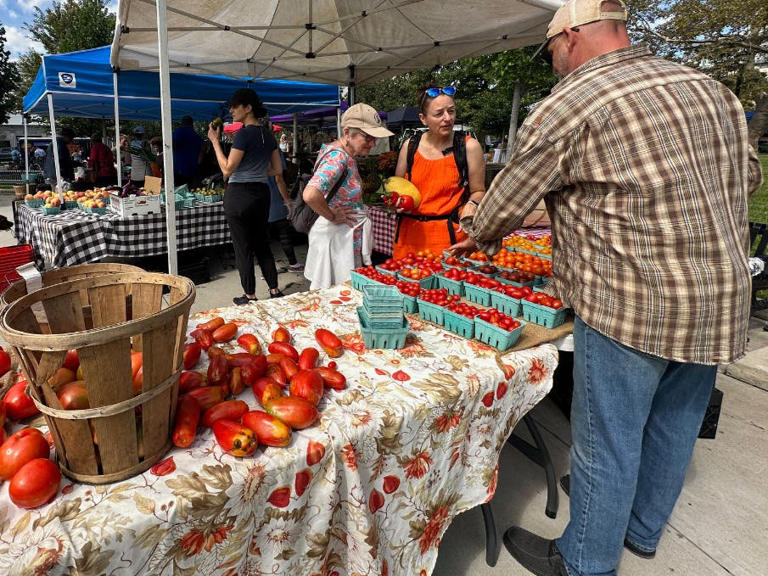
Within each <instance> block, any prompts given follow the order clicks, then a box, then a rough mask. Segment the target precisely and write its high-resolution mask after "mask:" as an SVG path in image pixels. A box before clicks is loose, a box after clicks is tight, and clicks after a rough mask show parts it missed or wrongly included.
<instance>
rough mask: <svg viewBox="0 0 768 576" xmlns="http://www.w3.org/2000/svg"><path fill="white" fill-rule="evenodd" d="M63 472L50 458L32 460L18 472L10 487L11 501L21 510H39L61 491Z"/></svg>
mask: <svg viewBox="0 0 768 576" xmlns="http://www.w3.org/2000/svg"><path fill="white" fill-rule="evenodd" d="M60 482H61V472H59V467H58V466H56V464H54V463H53V462H51V461H50V460H48V458H35V459H34V460H30V461H29V462H27V463H26V464H24V466H22V467H21V469H20V470H19V471H18V472H16V474H15V475H14V476H13V480H11V485H10V486H9V487H8V495H9V496H10V497H11V501H12V502H13V503H14V504H16V506H19V507H20V508H37V507H38V506H42V505H43V504H45V503H46V502H48V501H50V500H51V499H53V497H54V496H56V494H57V493H58V491H59V483H60Z"/></svg>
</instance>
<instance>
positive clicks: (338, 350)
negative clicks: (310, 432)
mask: <svg viewBox="0 0 768 576" xmlns="http://www.w3.org/2000/svg"><path fill="white" fill-rule="evenodd" d="M222 322H223V320H222V319H220V318H214V319H213V320H211V321H209V322H208V323H206V324H203V325H198V327H197V329H196V330H193V331H192V333H191V334H190V335H193V337H195V338H196V342H192V343H190V344H188V345H187V348H186V349H185V357H184V367H185V368H187V369H189V368H192V367H194V365H195V364H196V363H197V361H198V359H199V357H200V354H199V352H198V353H196V349H195V346H196V345H197V346H199V347H200V348H202V349H205V350H206V352H207V354H208V360H209V364H208V371H207V374H206V375H205V376H203V374H202V373H200V372H196V371H193V370H189V371H187V372H183V373H182V376H181V379H180V382H179V392H180V397H179V406H178V409H177V413H176V422H175V427H174V432H173V442H174V444H175V445H176V446H178V447H181V448H186V447H189V446H190V445H191V444H192V442H193V441H194V439H195V436H196V434H197V429H198V427H199V426H200V425H202V426H204V427H209V428H211V429H212V430H213V433H214V436H215V437H216V441H217V442H218V443H219V445H220V446H221V447H222V449H223V450H224V451H225V452H227V453H228V454H231V455H233V456H237V457H243V456H248V455H250V454H253V452H254V451H255V450H256V448H257V447H258V446H259V444H263V445H265V446H286V445H287V444H289V443H290V441H291V433H292V430H301V429H304V428H307V427H309V426H311V425H312V424H314V423H315V422H316V421H317V418H318V416H319V413H318V409H317V405H318V403H319V402H320V399H321V398H322V396H323V393H324V392H325V390H326V389H328V388H332V389H334V390H343V389H344V388H345V387H346V378H345V377H344V375H343V374H342V373H340V372H339V371H338V370H336V363H335V362H330V363H329V364H328V366H318V360H319V358H320V352H319V351H318V350H317V349H316V348H313V347H309V348H305V349H304V350H302V351H301V353H299V351H298V350H296V348H294V347H293V345H292V344H291V335H290V333H289V332H288V330H287V329H286V328H285V327H282V326H281V327H279V328H278V329H277V330H275V331H274V332H273V334H272V342H270V344H269V345H268V347H267V352H268V353H267V354H263V353H262V349H261V346H260V344H259V342H258V340H257V339H256V337H255V336H254V335H253V334H243V335H241V336H240V337H239V338H238V339H237V343H238V344H239V346H240V347H241V348H243V349H244V350H245V352H240V353H234V354H229V353H226V352H224V351H223V350H222V349H221V348H218V347H217V346H214V345H212V344H208V343H207V341H206V339H205V337H204V335H201V334H200V332H198V330H207V331H209V332H210V330H211V328H212V324H213V325H215V324H221V323H222ZM213 329H214V330H215V329H217V328H213ZM196 333H197V334H196ZM195 334H196V335H195ZM233 336H234V335H233ZM315 340H316V341H317V343H318V345H319V346H320V347H321V348H322V349H323V350H324V351H325V353H326V354H327V355H328V356H329V357H331V358H337V357H339V356H340V355H341V354H342V353H343V346H342V343H341V341H340V340H339V338H338V337H337V336H336V335H335V334H333V333H332V332H330V331H329V330H325V329H318V330H316V331H315ZM206 344H208V347H207V349H206V348H205V345H206ZM188 350H189V351H190V352H189V355H187V354H186V352H187V351H188ZM248 386H250V387H251V389H252V391H253V394H254V397H255V398H256V401H257V402H258V403H259V404H260V405H261V406H262V407H263V408H264V410H249V406H248V404H247V403H246V402H244V401H243V400H238V399H237V398H236V396H237V395H239V394H240V393H241V392H242V391H243V390H244V389H245V388H246V387H248ZM285 391H287V392H288V395H285V394H284V392H285ZM230 394H231V395H232V396H233V398H232V399H229V400H228V399H227V397H229V396H230Z"/></svg>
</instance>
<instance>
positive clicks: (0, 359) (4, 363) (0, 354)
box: [0, 347, 11, 376]
mask: <svg viewBox="0 0 768 576" xmlns="http://www.w3.org/2000/svg"><path fill="white" fill-rule="evenodd" d="M10 369H11V357H10V356H9V355H8V352H6V351H5V350H3V349H2V348H1V347H0V376H3V375H4V374H5V373H6V372H8V370H10Z"/></svg>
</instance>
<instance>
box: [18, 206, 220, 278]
mask: <svg viewBox="0 0 768 576" xmlns="http://www.w3.org/2000/svg"><path fill="white" fill-rule="evenodd" d="M16 237H17V239H18V240H19V241H20V242H24V243H29V244H32V246H33V247H34V251H35V262H36V263H37V264H38V266H42V267H44V268H45V269H51V268H61V267H63V266H72V265H74V264H85V263H87V262H95V261H97V260H101V259H102V258H106V257H110V256H111V257H123V258H126V257H133V258H135V257H143V256H156V255H158V254H164V253H166V252H167V244H168V242H167V234H166V229H165V212H164V211H163V212H162V213H161V214H147V215H145V216H131V217H130V218H120V216H118V215H117V214H116V213H115V212H112V211H109V210H108V211H107V213H106V214H104V215H103V216H100V215H97V214H88V213H87V212H83V211H82V210H64V211H62V212H61V213H59V214H56V215H53V216H45V215H44V214H43V213H42V212H41V211H40V210H39V209H38V210H33V209H31V208H29V207H27V206H19V212H18V222H17V226H16ZM229 242H231V238H230V235H229V226H227V220H226V218H225V216H224V205H223V203H221V202H216V203H213V204H197V205H195V206H193V207H191V208H184V209H182V210H177V211H176V247H177V250H178V251H183V250H191V249H193V248H201V247H203V246H217V245H220V244H227V243H229Z"/></svg>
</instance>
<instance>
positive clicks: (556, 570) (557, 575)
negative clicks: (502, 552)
mask: <svg viewBox="0 0 768 576" xmlns="http://www.w3.org/2000/svg"><path fill="white" fill-rule="evenodd" d="M504 546H505V547H506V548H507V550H508V551H509V553H510V554H512V557H513V558H514V559H515V560H517V561H518V562H519V563H520V565H521V566H522V567H523V568H525V569H526V570H528V571H529V572H531V573H532V574H535V575H536V576H568V572H566V569H565V562H563V557H562V556H561V555H560V550H558V549H557V544H556V543H555V541H554V540H547V539H545V538H542V537H541V536H537V535H536V534H534V533H532V532H528V530H523V529H522V528H519V527H518V526H512V527H511V528H510V529H509V530H507V531H506V532H504Z"/></svg>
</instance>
